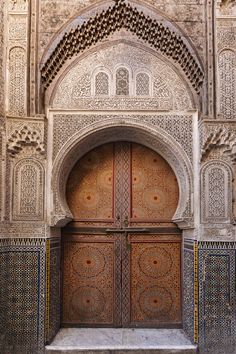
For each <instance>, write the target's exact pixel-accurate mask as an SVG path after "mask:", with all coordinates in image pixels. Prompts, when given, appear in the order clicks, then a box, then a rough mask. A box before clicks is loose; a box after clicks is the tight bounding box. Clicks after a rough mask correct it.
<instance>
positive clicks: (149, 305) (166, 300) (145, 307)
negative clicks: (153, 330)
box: [138, 286, 173, 320]
mask: <svg viewBox="0 0 236 354" xmlns="http://www.w3.org/2000/svg"><path fill="white" fill-rule="evenodd" d="M138 302H139V306H140V310H141V311H142V312H143V313H144V314H145V315H146V316H147V318H149V319H150V320H156V319H157V318H158V319H159V320H162V319H163V318H165V319H167V318H168V314H169V313H170V310H171V307H172V304H173V301H172V296H171V294H170V292H169V291H168V290H166V289H165V288H162V287H159V286H152V287H148V288H146V289H145V290H144V291H143V292H142V293H141V295H140V297H139V301H138Z"/></svg>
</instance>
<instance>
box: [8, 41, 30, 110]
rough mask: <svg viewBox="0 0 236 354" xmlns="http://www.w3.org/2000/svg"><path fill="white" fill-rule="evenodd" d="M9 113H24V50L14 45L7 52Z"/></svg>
mask: <svg viewBox="0 0 236 354" xmlns="http://www.w3.org/2000/svg"><path fill="white" fill-rule="evenodd" d="M8 97H9V98H8V99H9V107H8V110H9V113H10V114H16V115H19V116H23V115H24V114H25V113H26V51H25V49H24V48H21V47H14V48H12V49H11V50H10V53H9V90H8Z"/></svg>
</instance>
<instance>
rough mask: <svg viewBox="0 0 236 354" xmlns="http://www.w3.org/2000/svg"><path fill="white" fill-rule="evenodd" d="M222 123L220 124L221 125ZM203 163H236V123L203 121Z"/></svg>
mask: <svg viewBox="0 0 236 354" xmlns="http://www.w3.org/2000/svg"><path fill="white" fill-rule="evenodd" d="M219 123H220V124H219ZM200 143H201V161H202V162H206V161H209V160H212V159H221V160H225V161H226V162H227V163H229V164H234V163H235V161H236V124H235V122H234V121H229V122H226V121H218V123H215V122H214V121H203V122H202V123H201V125H200Z"/></svg>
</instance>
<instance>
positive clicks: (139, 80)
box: [136, 73, 150, 96]
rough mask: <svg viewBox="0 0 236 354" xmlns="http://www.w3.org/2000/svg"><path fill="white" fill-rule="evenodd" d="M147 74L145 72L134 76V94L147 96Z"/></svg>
mask: <svg viewBox="0 0 236 354" xmlns="http://www.w3.org/2000/svg"><path fill="white" fill-rule="evenodd" d="M149 86H150V83H149V75H148V74H146V73H139V74H137V76H136V95H137V96H149V95H150V92H149Z"/></svg>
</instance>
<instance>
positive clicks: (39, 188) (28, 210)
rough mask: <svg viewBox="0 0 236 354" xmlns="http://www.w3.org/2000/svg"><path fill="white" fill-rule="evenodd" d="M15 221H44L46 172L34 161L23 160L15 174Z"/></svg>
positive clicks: (15, 168) (17, 165) (15, 169)
mask: <svg viewBox="0 0 236 354" xmlns="http://www.w3.org/2000/svg"><path fill="white" fill-rule="evenodd" d="M13 188H14V194H13V213H12V214H13V216H12V217H13V220H43V198H44V171H43V167H42V165H41V164H40V163H39V162H37V161H35V160H32V159H23V160H21V161H20V162H18V163H17V164H16V165H15V167H14V173H13Z"/></svg>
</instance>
